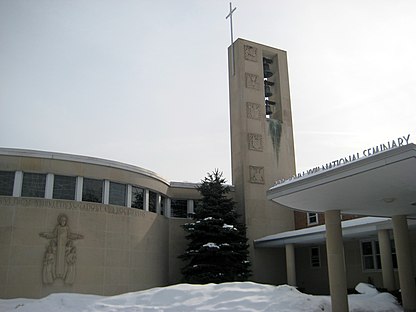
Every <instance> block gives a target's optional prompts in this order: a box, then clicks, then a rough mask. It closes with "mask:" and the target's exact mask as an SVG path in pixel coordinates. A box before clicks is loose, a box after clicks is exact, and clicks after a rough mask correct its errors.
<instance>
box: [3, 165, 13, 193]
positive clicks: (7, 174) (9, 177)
mask: <svg viewBox="0 0 416 312" xmlns="http://www.w3.org/2000/svg"><path fill="white" fill-rule="evenodd" d="M13 186H14V171H0V195H3V196H13Z"/></svg>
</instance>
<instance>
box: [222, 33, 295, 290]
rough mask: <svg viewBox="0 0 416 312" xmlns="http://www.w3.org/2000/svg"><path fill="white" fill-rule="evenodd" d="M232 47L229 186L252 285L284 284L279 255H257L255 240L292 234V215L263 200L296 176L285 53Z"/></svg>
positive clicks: (241, 43) (248, 45) (244, 44)
mask: <svg viewBox="0 0 416 312" xmlns="http://www.w3.org/2000/svg"><path fill="white" fill-rule="evenodd" d="M233 46H234V47H233ZM233 46H230V47H229V49H228V60H229V95H230V127H231V155H232V157H231V159H232V183H233V184H234V186H235V198H236V201H237V207H238V208H239V213H240V214H242V216H243V218H244V222H245V224H246V226H247V237H248V239H249V244H250V259H251V261H252V269H253V272H254V275H253V280H255V281H258V282H270V283H275V282H276V280H278V281H279V280H280V279H282V281H283V282H285V280H286V275H285V270H284V269H283V270H279V268H285V265H284V263H282V264H278V263H275V262H276V261H277V260H276V259H278V258H277V255H276V254H275V253H276V252H280V251H276V250H274V251H272V250H270V251H264V250H261V251H260V250H256V249H254V247H253V240H255V239H257V238H260V237H263V236H266V235H271V234H276V233H279V232H283V231H288V230H292V229H294V216H293V211H291V210H289V209H287V208H285V207H281V206H279V205H278V204H276V203H274V202H272V201H269V200H267V198H266V191H267V190H268V189H269V188H270V187H271V186H273V184H274V183H275V181H276V180H278V179H282V178H287V177H290V176H292V175H294V174H295V155H294V143H293V129H292V113H291V105H290V94H289V77H288V67H287V57H286V52H285V51H282V50H279V49H275V48H271V47H268V46H265V45H261V44H258V43H255V42H250V41H247V40H243V39H237V40H236V41H235V42H234V43H233ZM280 258H281V259H282V257H280ZM283 259H284V256H283ZM273 262H274V263H273ZM273 267H274V268H275V269H276V270H275V271H274V272H271V271H270V269H271V268H273ZM272 270H273V269H272ZM281 271H283V272H281Z"/></svg>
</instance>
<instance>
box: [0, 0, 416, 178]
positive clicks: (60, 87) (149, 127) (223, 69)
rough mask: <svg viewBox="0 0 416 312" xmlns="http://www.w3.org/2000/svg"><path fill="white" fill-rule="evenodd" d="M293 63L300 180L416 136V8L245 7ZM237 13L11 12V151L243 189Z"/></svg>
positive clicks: (164, 5)
mask: <svg viewBox="0 0 416 312" xmlns="http://www.w3.org/2000/svg"><path fill="white" fill-rule="evenodd" d="M233 6H236V7H237V10H236V11H235V14H234V16H233V20H234V38H244V39H248V40H251V41H256V42H259V43H262V44H265V45H269V46H273V47H276V48H280V49H283V50H286V51H287V52H288V62H289V79H290V87H291V100H292V117H293V123H294V135H295V152H296V163H297V170H298V171H302V170H306V169H309V168H311V167H314V166H316V165H320V164H323V163H326V162H328V161H332V160H334V159H337V158H340V157H343V156H347V155H350V154H352V153H356V152H361V151H362V150H363V149H364V148H367V147H372V146H375V145H377V144H380V143H385V142H387V141H389V140H393V139H396V138H397V137H400V136H406V135H407V134H411V141H412V142H415V137H416V122H415V121H416V103H415V99H416V87H415V86H416V1H413V0H407V1H401V0H394V1H393V0H388V1H387V0H349V1H336V0H335V1H334V0H326V1H323V0H321V1H319V0H314V1H311V0H284V1H283V0H270V1H265V0H263V1H253V0H251V1H248V0H239V1H233ZM228 10H229V1H223V0H194V1H191V0H188V1H186V0H183V1H172V0H166V1H162V0H0V147H13V148H25V149H36V150H45V151H54V152H64V153H70V154H78V155H87V156H93V157H99V158H105V159H111V160H116V161H120V162H125V163H128V164H132V165H136V166H139V167H143V168H146V169H149V170H152V171H154V172H156V173H158V174H160V175H161V176H163V177H165V178H166V179H168V180H171V181H190V182H198V181H200V180H201V179H202V178H203V177H204V176H205V175H206V173H207V172H209V171H212V170H213V169H215V168H219V169H220V170H222V171H224V174H225V176H226V178H227V180H228V181H229V182H231V168H230V167H231V160H230V158H231V157H230V142H229V141H230V135H229V116H228V113H229V108H228V105H229V103H228V73H227V47H228V46H229V45H230V29H229V21H228V20H226V19H225V16H226V15H227V14H228Z"/></svg>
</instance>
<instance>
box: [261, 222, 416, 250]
mask: <svg viewBox="0 0 416 312" xmlns="http://www.w3.org/2000/svg"><path fill="white" fill-rule="evenodd" d="M408 226H409V228H411V229H415V228H416V220H410V221H409V224H408ZM341 228H342V237H343V239H344V240H349V239H356V238H360V239H366V238H374V237H377V233H378V231H379V230H391V229H393V225H392V222H391V219H390V218H379V217H364V218H358V219H353V220H347V221H343V222H342V223H341ZM325 240H326V229H325V225H318V226H313V227H309V228H304V229H300V230H294V231H288V232H283V233H278V234H273V235H269V236H265V237H262V238H259V239H256V240H254V245H255V246H256V247H282V246H285V245H287V244H297V245H308V244H320V243H324V242H325Z"/></svg>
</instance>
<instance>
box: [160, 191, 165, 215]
mask: <svg viewBox="0 0 416 312" xmlns="http://www.w3.org/2000/svg"><path fill="white" fill-rule="evenodd" d="M165 209H166V197H165V196H160V214H161V215H162V216H164V215H165Z"/></svg>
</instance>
